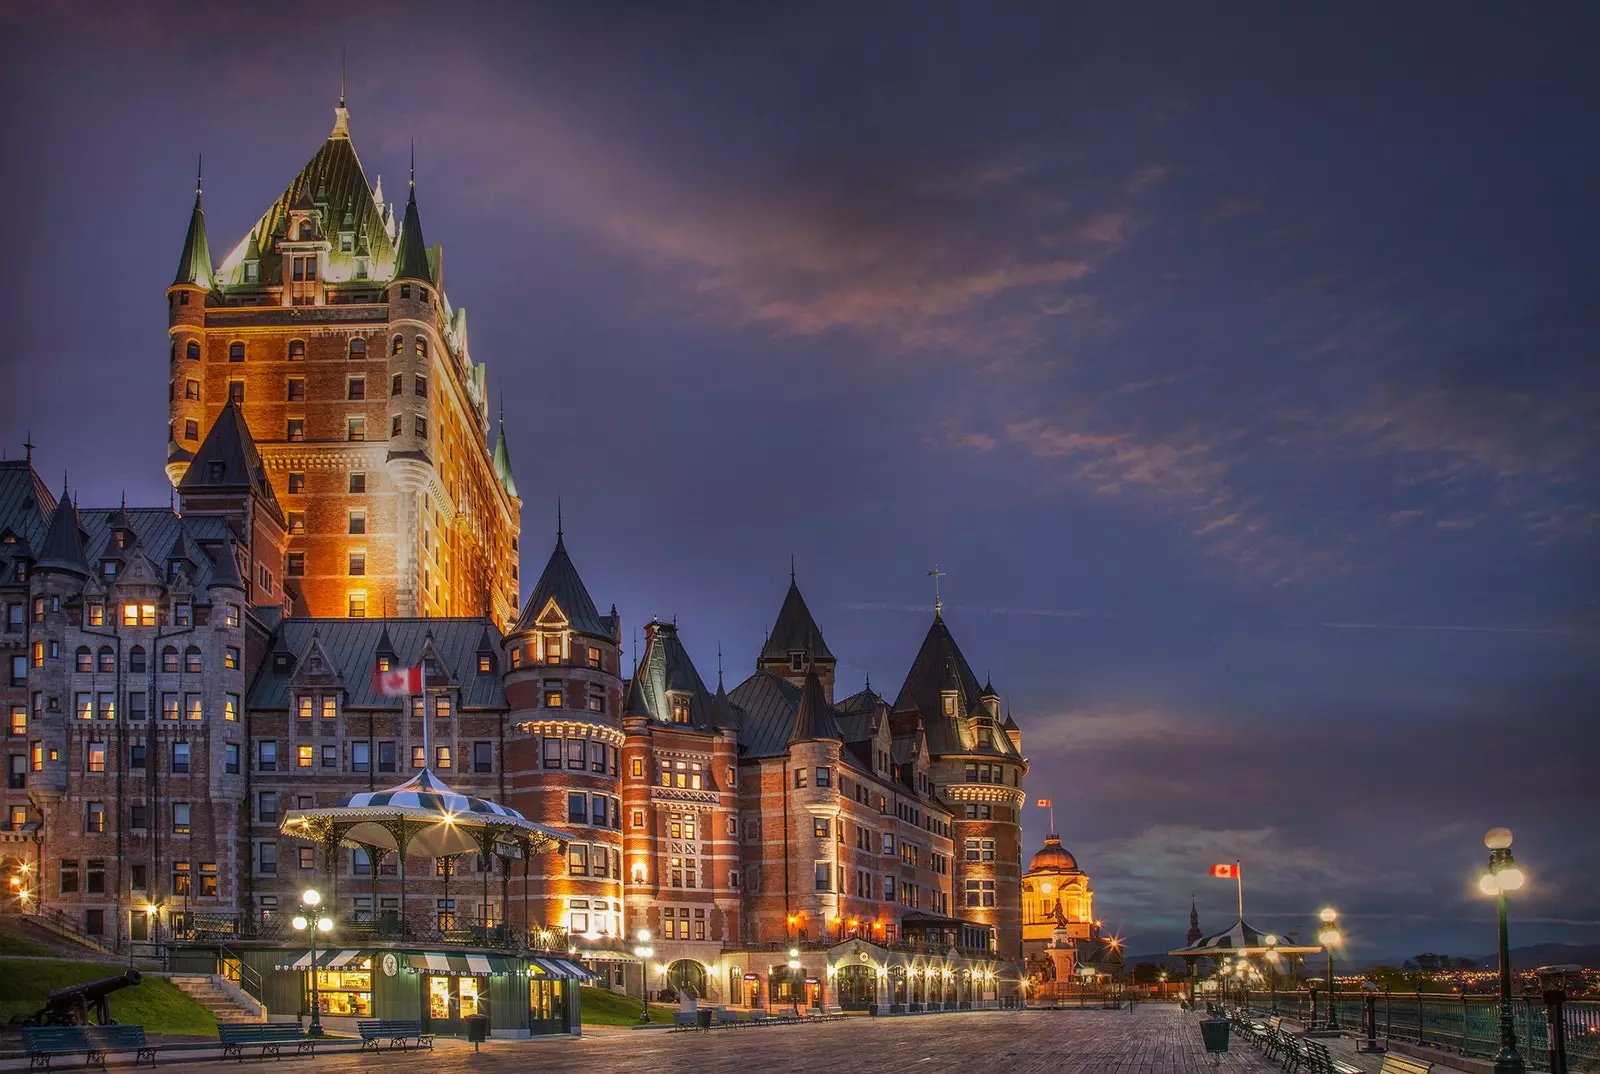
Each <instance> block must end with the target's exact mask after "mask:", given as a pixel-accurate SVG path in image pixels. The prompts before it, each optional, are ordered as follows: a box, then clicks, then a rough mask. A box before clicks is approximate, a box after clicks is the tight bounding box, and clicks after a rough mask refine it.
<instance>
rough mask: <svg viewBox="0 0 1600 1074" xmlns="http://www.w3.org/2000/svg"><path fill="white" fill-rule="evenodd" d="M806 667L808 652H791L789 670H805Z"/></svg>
mask: <svg viewBox="0 0 1600 1074" xmlns="http://www.w3.org/2000/svg"><path fill="white" fill-rule="evenodd" d="M805 669H806V654H805V653H803V652H794V653H790V654H789V670H790V671H804V670H805Z"/></svg>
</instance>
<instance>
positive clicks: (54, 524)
mask: <svg viewBox="0 0 1600 1074" xmlns="http://www.w3.org/2000/svg"><path fill="white" fill-rule="evenodd" d="M35 566H36V567H37V568H38V569H40V570H62V571H72V572H74V573H76V574H82V575H88V574H90V573H92V572H91V571H90V569H89V559H88V556H87V555H86V554H85V553H84V550H83V527H82V525H81V524H80V523H79V521H78V505H77V504H75V503H73V502H72V500H71V498H70V497H69V496H68V495H67V486H66V483H65V482H63V483H62V485H61V499H60V500H59V501H57V502H56V510H55V514H54V515H52V516H51V517H50V528H49V529H48V530H46V531H45V535H44V545H43V546H42V547H41V548H40V549H39V561H38V563H37V564H35Z"/></svg>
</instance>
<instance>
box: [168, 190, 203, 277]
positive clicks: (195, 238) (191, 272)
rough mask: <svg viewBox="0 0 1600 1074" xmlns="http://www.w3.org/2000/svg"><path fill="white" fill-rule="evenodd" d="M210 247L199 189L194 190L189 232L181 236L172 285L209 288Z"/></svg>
mask: <svg viewBox="0 0 1600 1074" xmlns="http://www.w3.org/2000/svg"><path fill="white" fill-rule="evenodd" d="M211 282H212V276H211V247H210V245H209V244H208V243H207V242H206V211H205V209H203V208H201V206H200V191H198V190H196V191H195V192H194V212H192V213H190V214H189V233H188V234H187V235H185V236H184V237H183V255H182V256H181V257H179V258H178V274H177V275H176V276H174V277H173V279H172V285H173V286H174V287H177V286H179V285H183V284H187V285H189V286H192V287H199V288H203V289H204V290H207V291H209V290H211Z"/></svg>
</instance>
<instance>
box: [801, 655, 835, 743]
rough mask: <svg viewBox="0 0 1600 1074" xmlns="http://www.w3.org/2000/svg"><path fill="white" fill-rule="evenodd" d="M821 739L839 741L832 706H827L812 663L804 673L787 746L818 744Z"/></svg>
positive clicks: (820, 682)
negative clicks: (798, 743) (804, 678)
mask: <svg viewBox="0 0 1600 1074" xmlns="http://www.w3.org/2000/svg"><path fill="white" fill-rule="evenodd" d="M823 739H831V740H833V741H836V742H837V741H841V739H840V735H839V721H838V720H837V719H835V717H834V713H833V706H832V705H830V704H828V698H827V694H826V693H825V692H824V691H823V689H822V680H821V679H820V678H818V677H817V665H816V664H815V663H814V662H813V663H812V664H811V665H810V667H809V669H808V670H807V671H806V682H805V685H804V686H802V687H801V688H800V699H799V700H798V701H797V702H796V703H795V711H794V725H793V727H792V728H791V729H790V731H789V742H788V744H789V745H791V746H792V745H794V744H795V743H797V742H819V741H822V740H823Z"/></svg>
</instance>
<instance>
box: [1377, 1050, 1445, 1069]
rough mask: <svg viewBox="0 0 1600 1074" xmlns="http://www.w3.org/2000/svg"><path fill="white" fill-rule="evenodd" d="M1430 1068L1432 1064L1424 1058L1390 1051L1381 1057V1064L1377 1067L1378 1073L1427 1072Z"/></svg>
mask: <svg viewBox="0 0 1600 1074" xmlns="http://www.w3.org/2000/svg"><path fill="white" fill-rule="evenodd" d="M1432 1069H1433V1064H1432V1063H1430V1062H1428V1061H1427V1060H1425V1059H1417V1058H1415V1057H1413V1056H1409V1055H1401V1054H1400V1053H1399V1052H1390V1053H1389V1054H1388V1055H1385V1056H1384V1057H1383V1066H1381V1067H1379V1068H1378V1074H1428V1072H1429V1071H1430V1070H1432Z"/></svg>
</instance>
